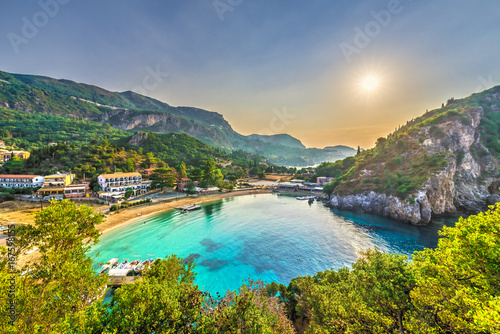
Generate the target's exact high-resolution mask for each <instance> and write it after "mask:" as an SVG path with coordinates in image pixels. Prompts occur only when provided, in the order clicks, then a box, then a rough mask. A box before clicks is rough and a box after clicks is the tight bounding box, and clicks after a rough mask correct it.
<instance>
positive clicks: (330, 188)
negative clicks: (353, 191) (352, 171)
mask: <svg viewBox="0 0 500 334" xmlns="http://www.w3.org/2000/svg"><path fill="white" fill-rule="evenodd" d="M340 182H342V178H341V177H338V178H336V179H335V180H334V181H333V182H330V183H328V184H325V185H324V186H323V193H325V194H327V195H328V199H330V196H331V195H332V194H333V191H334V190H335V188H337V186H338V185H339V184H340Z"/></svg>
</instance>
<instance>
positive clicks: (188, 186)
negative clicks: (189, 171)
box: [186, 181, 196, 194]
mask: <svg viewBox="0 0 500 334" xmlns="http://www.w3.org/2000/svg"><path fill="white" fill-rule="evenodd" d="M186 192H187V193H188V194H196V186H195V185H194V182H193V181H189V182H188V183H187V184H186Z"/></svg>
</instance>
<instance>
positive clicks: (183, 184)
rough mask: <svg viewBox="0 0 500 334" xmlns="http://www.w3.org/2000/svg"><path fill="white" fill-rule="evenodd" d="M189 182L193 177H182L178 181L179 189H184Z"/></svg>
mask: <svg viewBox="0 0 500 334" xmlns="http://www.w3.org/2000/svg"><path fill="white" fill-rule="evenodd" d="M189 182H191V179H188V178H187V177H183V178H181V179H180V180H179V181H177V191H183V190H184V188H186V186H187V184H188V183H189Z"/></svg>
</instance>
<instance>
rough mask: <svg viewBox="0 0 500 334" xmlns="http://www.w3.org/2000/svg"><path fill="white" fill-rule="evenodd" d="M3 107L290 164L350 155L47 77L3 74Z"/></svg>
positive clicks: (207, 114) (125, 94)
mask: <svg viewBox="0 0 500 334" xmlns="http://www.w3.org/2000/svg"><path fill="white" fill-rule="evenodd" d="M0 107H5V108H9V109H13V110H18V111H23V112H29V113H49V114H56V115H61V116H65V117H69V118H75V119H83V120H91V121H95V122H99V123H102V124H104V123H108V124H110V125H111V126H112V127H114V128H116V129H120V130H124V131H132V132H135V131H152V132H157V133H170V132H181V133H186V134H188V135H191V136H193V137H195V138H198V139H200V140H202V141H204V142H205V143H207V144H209V145H212V146H215V147H219V148H223V149H228V150H234V149H243V150H245V151H248V152H250V153H256V154H261V155H264V156H266V157H268V158H269V159H270V160H271V161H273V162H276V163H282V164H287V165H302V166H305V165H314V164H318V163H320V162H322V161H335V160H337V159H340V158H344V157H345V156H347V155H349V154H350V153H344V152H341V153H340V154H332V152H329V151H323V150H318V149H307V148H306V147H305V146H304V145H303V144H302V143H301V142H300V140H298V139H296V138H294V137H292V136H290V135H287V134H279V135H271V136H264V135H250V136H244V135H241V134H239V133H237V132H236V131H234V130H233V128H232V127H231V125H230V124H229V123H228V122H227V121H226V120H225V119H224V117H223V116H222V115H221V114H219V113H217V112H212V111H207V110H203V109H200V108H193V107H173V106H171V105H169V104H167V103H164V102H161V101H158V100H156V99H153V98H150V97H147V96H143V95H140V94H137V93H134V92H132V91H126V92H121V93H118V92H110V91H108V90H105V89H103V88H100V87H97V86H93V85H87V84H83V83H76V82H73V81H70V80H58V79H53V78H49V77H44V76H36V75H24V74H10V73H6V72H1V71H0Z"/></svg>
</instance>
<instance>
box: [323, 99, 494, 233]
mask: <svg viewBox="0 0 500 334" xmlns="http://www.w3.org/2000/svg"><path fill="white" fill-rule="evenodd" d="M498 90H499V89H496V90H492V91H490V92H488V93H487V94H484V95H483V96H476V100H477V101H476V100H474V101H470V100H468V99H464V100H459V101H456V102H455V101H454V100H453V101H452V102H449V104H448V106H447V107H445V108H442V110H437V111H433V112H431V113H428V115H424V116H422V117H421V118H419V119H417V120H415V121H412V122H409V123H408V124H407V126H405V127H403V128H402V129H399V130H398V131H396V132H395V133H393V134H391V135H389V136H388V139H387V142H388V143H389V144H387V143H384V144H382V142H384V141H383V140H380V143H379V145H380V146H381V147H382V145H385V146H384V148H383V149H384V150H386V151H387V150H389V151H390V152H396V153H399V154H398V158H396V162H399V163H400V164H401V166H405V164H404V163H403V162H404V161H411V160H412V159H413V157H416V156H424V157H427V156H434V157H435V156H441V157H443V161H442V162H441V165H440V166H441V167H442V168H441V169H440V170H437V171H436V170H434V171H433V172H432V173H430V175H427V177H426V178H425V180H424V182H422V184H421V185H420V187H416V189H413V190H412V191H410V193H409V194H407V195H406V196H396V194H395V193H392V194H391V193H390V192H389V193H381V192H380V190H381V189H382V187H380V186H379V187H378V189H377V190H378V191H377V190H369V189H364V190H363V189H361V190H358V191H353V192H351V193H348V192H346V191H345V188H346V185H351V186H352V185H357V184H361V183H356V181H361V180H362V179H363V178H364V177H365V178H366V176H373V175H374V174H376V173H377V170H378V171H380V170H384V172H385V174H386V175H387V174H389V173H387V172H388V171H389V169H387V168H388V167H387V166H389V161H388V160H386V161H378V162H375V161H374V160H375V159H372V160H373V161H371V163H368V164H366V160H369V159H368V158H367V157H366V156H364V157H360V159H359V160H363V159H364V160H365V161H364V164H365V165H364V166H363V170H362V172H358V173H357V172H356V167H357V165H354V167H353V171H354V172H353V171H351V174H350V175H349V178H350V179H349V180H345V178H344V180H343V183H342V184H341V186H340V187H338V189H335V190H338V191H335V192H334V193H333V194H332V196H331V200H330V205H331V206H332V207H334V208H338V209H342V210H352V211H361V212H366V213H371V214H376V215H380V216H384V217H388V218H391V219H395V220H398V221H402V222H407V223H411V224H417V225H421V224H427V223H429V222H430V220H431V218H432V216H433V215H453V214H456V213H457V212H458V211H461V212H467V213H477V212H478V211H482V210H484V209H486V208H487V206H488V205H491V204H493V203H495V202H499V201H500V194H499V191H498V186H499V185H500V176H499V170H500V169H499V167H500V164H499V160H498V158H497V157H498V153H499V152H497V151H496V150H495V147H496V146H494V145H496V142H493V141H495V140H498V137H497V138H493V139H491V138H490V139H491V140H492V141H489V140H488V141H486V140H485V138H483V137H484V136H488V132H487V131H486V130H488V128H486V125H485V124H489V125H492V124H491V119H493V120H498V119H500V117H498V114H499V113H500V108H499V107H498V106H499V105H500V92H497V91H498ZM476 102H477V103H476ZM485 109H486V110H487V111H485ZM486 112H487V113H488V117H485V113H486ZM492 126H493V130H495V127H496V130H498V129H500V123H499V124H497V123H494V124H493V125H492ZM485 128H486V130H485ZM389 139H392V141H389ZM402 143H403V144H402ZM492 143H493V144H492ZM379 145H377V146H379ZM398 146H402V147H403V148H404V149H403V150H400V149H397V148H396V147H398ZM486 146H488V147H486ZM381 147H380V148H377V147H376V148H374V149H373V150H375V151H377V152H375V153H376V154H377V153H380V152H378V151H381V150H382V148H381ZM391 149H393V150H391ZM372 153H373V152H372ZM376 154H372V156H373V155H376ZM368 157H370V156H369V155H368ZM362 158H363V159H362ZM398 159H399V160H398ZM408 166H409V167H408V168H409V169H410V170H409V173H413V174H417V173H418V171H419V170H421V169H422V166H421V165H419V164H417V162H411V163H410V164H409V165H408ZM358 169H360V168H358ZM398 172H399V171H398V168H396V169H395V170H391V171H390V173H398ZM424 172H425V171H421V172H420V173H421V174H422V173H424ZM379 174H380V172H379ZM408 175H410V174H408ZM417 176H418V175H417ZM386 180H391V179H390V178H389V177H387V178H386ZM363 181H364V180H363ZM386 182H389V181H386ZM366 183H369V182H366ZM398 189H399V188H398ZM356 192H357V193H356Z"/></svg>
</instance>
